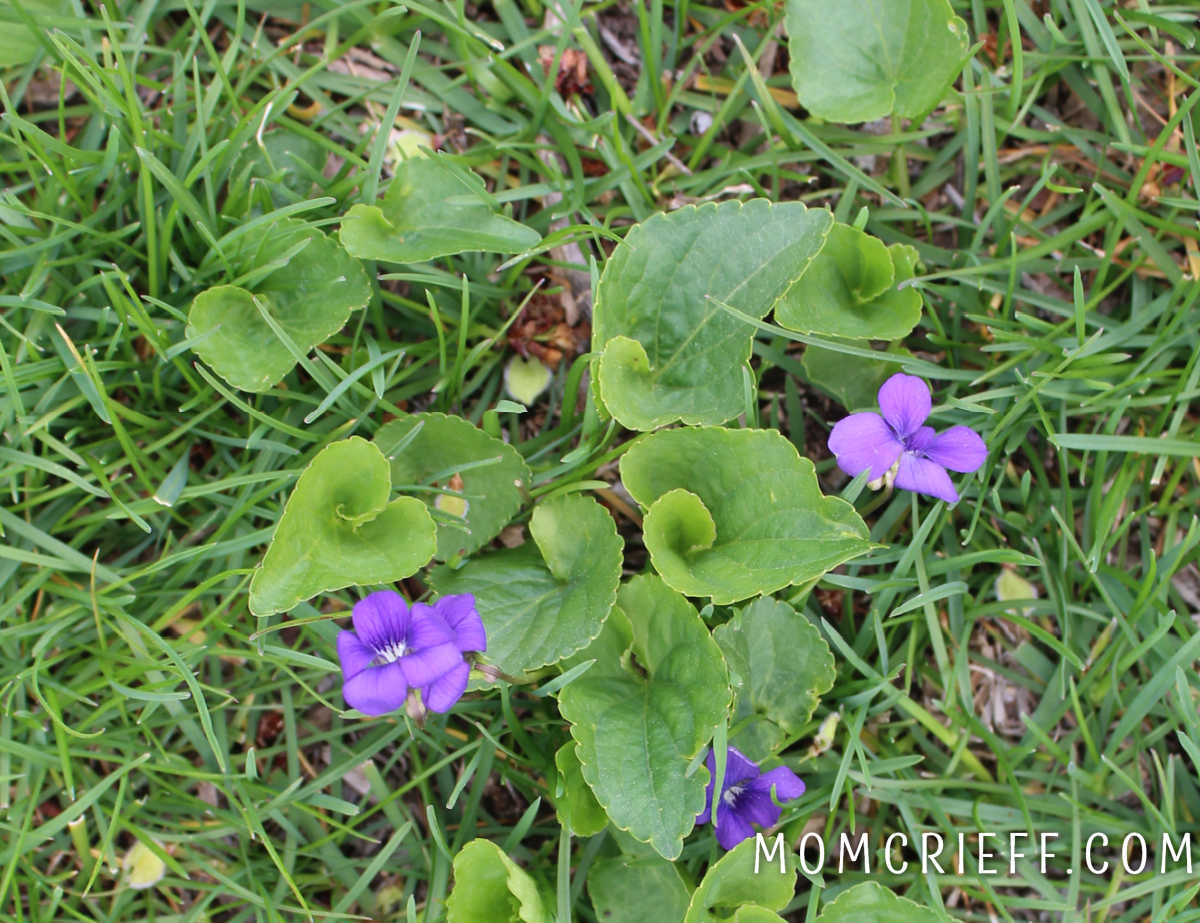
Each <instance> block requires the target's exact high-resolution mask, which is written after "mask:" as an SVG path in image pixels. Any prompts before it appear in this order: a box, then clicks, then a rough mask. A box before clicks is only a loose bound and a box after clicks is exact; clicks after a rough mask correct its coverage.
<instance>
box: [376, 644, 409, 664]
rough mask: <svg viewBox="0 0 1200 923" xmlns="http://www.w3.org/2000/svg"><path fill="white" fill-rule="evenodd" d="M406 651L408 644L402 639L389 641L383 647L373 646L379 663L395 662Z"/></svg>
mask: <svg viewBox="0 0 1200 923" xmlns="http://www.w3.org/2000/svg"><path fill="white" fill-rule="evenodd" d="M407 651H408V645H407V644H405V643H404V642H403V641H389V642H388V643H387V644H386V645H384V646H383V647H377V648H375V655H376V657H378V659H379V660H380V662H381V663H385V664H386V663H395V662H396V661H397V660H399V659H400V658H401V657H403V656H404V654H405V653H406V652H407Z"/></svg>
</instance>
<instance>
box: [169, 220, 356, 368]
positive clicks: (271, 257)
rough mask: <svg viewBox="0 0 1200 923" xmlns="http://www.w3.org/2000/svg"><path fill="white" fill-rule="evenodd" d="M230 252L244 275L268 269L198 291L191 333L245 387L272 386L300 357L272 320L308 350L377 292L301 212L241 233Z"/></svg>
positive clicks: (204, 355) (207, 357)
mask: <svg viewBox="0 0 1200 923" xmlns="http://www.w3.org/2000/svg"><path fill="white" fill-rule="evenodd" d="M226 257H227V258H228V259H229V261H230V263H231V264H232V265H233V266H234V268H235V270H236V271H237V272H238V273H239V274H247V273H257V272H261V271H264V270H265V271H266V274H265V275H264V276H261V277H260V278H259V280H258V281H257V282H256V283H254V284H253V285H252V287H251V288H243V287H241V286H236V285H218V286H216V287H214V288H209V289H205V290H204V291H203V292H201V293H200V294H199V295H197V296H196V298H195V300H194V301H193V302H192V306H191V309H190V310H189V311H188V326H187V335H188V337H190V338H195V339H196V342H195V343H193V344H192V349H194V350H195V351H196V354H197V355H199V356H200V358H201V359H203V360H204V361H205V362H207V363H208V364H209V365H211V366H212V367H213V369H214V370H215V371H216V373H217V374H218V375H220V376H221V377H222V378H224V379H225V380H226V381H227V382H229V383H230V384H231V385H233V386H234V387H235V388H241V389H242V390H243V391H266V390H267V389H269V388H271V387H272V386H274V385H275V384H277V383H278V382H279V381H280V379H282V378H283V376H284V375H286V374H287V373H288V372H290V371H291V370H292V366H294V365H295V364H296V356H295V354H294V353H293V352H292V350H291V349H289V347H288V346H287V344H285V343H284V341H283V340H281V339H280V337H279V335H278V334H277V333H276V332H275V330H274V329H272V322H274V324H275V326H277V327H278V328H279V329H281V330H282V331H283V333H284V334H285V335H286V337H287V338H288V339H290V340H291V342H292V345H293V346H294V347H295V348H297V349H299V350H300V352H301V353H306V352H308V350H310V349H312V348H313V347H314V346H316V345H317V344H318V343H323V342H325V340H327V339H328V338H329V337H330V336H332V335H333V334H334V333H336V332H337V331H339V330H341V329H342V326H343V325H344V324H345V323H346V319H347V318H348V317H349V316H350V312H351V311H353V310H356V309H357V308H361V307H362V306H363V305H365V304H366V303H367V301H368V300H369V299H370V297H371V288H370V286H369V285H368V283H367V275H366V273H365V272H364V271H363V268H362V264H361V263H359V261H358V260H356V259H354V258H353V257H351V256H350V255H349V254H347V253H346V251H345V250H343V249H342V248H341V247H339V246H338V245H337V244H336V243H334V242H333V241H332V240H330V239H329V238H328V237H326V236H325V235H324V234H322V233H321V232H320V231H318V230H316V229H315V228H310V227H308V226H307V225H306V224H304V223H302V222H300V221H295V220H293V219H283V220H281V221H277V222H276V223H275V224H273V225H271V226H270V227H269V228H268V229H267V230H265V231H263V232H262V233H259V234H254V235H251V234H244V235H242V236H241V237H238V238H237V239H236V241H235V242H234V243H233V244H231V245H230V246H229V249H228V250H227V251H226ZM264 314H267V315H269V316H270V318H271V321H268V320H267V319H266V318H265V317H264V316H263V315H264Z"/></svg>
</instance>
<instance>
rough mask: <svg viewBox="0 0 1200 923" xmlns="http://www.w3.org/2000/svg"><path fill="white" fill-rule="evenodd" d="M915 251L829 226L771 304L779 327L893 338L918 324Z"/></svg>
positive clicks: (853, 336)
mask: <svg viewBox="0 0 1200 923" xmlns="http://www.w3.org/2000/svg"><path fill="white" fill-rule="evenodd" d="M916 261H917V251H916V250H914V249H913V248H912V247H909V246H907V245H906V244H893V245H892V246H890V247H885V246H884V244H883V241H881V240H878V239H876V238H874V237H872V236H871V235H870V234H867V233H865V232H863V231H860V230H858V229H857V228H853V227H851V226H850V225H848V224H835V225H834V226H833V229H832V230H831V231H830V232H829V238H828V240H826V242H825V247H824V248H823V249H822V250H821V252H820V253H819V254H818V255H817V258H816V259H814V260H813V261H812V264H811V265H810V266H809V267H808V271H807V272H805V273H804V275H802V276H801V277H800V278H799V279H798V280H796V283H795V284H794V285H793V286H792V287H791V288H789V289H788V290H787V292H786V293H784V295H783V297H782V298H780V299H779V302H778V303H777V304H776V305H775V320H776V322H778V323H779V325H780V326H781V327H787V328H788V329H789V330H799V331H802V332H804V333H818V334H822V335H824V336H835V337H846V338H848V339H872V340H897V339H900V338H901V337H904V336H907V335H908V334H909V333H911V332H912V329H913V327H915V326H916V325H917V323H918V322H919V321H920V320H921V293H920V292H918V291H917V290H916V289H915V288H913V287H911V286H910V287H908V288H904V289H901V288H899V287H898V286H899V285H900V284H901V283H902V282H907V281H908V280H909V279H911V278H912V277H913V274H914V271H915V267H916Z"/></svg>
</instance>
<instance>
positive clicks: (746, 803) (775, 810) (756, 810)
mask: <svg viewBox="0 0 1200 923" xmlns="http://www.w3.org/2000/svg"><path fill="white" fill-rule="evenodd" d="M733 810H734V811H735V812H736V813H737V815H738V816H739V817H740V818H741V819H742V820H744V821H746V822H747V823H751V824H758V825H759V826H760V827H770V826H773V825H774V824H776V823H778V822H779V815H780V814H782V813H783V811H782V810H781V809H780V808H779V805H777V804H776V803H775V802H774V801H772V800H771V794H770V792H765V791H762V790H760V789H757V788H754V787H750V788H747V789H746V790H745V791H744V792H742V793H741V794H740V795H739V796H738V799H737V804H736V805H735V806H734V808H733Z"/></svg>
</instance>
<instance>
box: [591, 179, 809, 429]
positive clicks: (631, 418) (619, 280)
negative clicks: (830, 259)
mask: <svg viewBox="0 0 1200 923" xmlns="http://www.w3.org/2000/svg"><path fill="white" fill-rule="evenodd" d="M832 223H833V219H832V216H831V215H830V213H829V212H828V211H824V210H819V209H808V208H805V207H804V206H803V205H801V204H800V203H798V202H787V203H783V204H779V205H773V204H771V203H770V202H767V201H766V200H765V199H753V200H751V201H749V202H746V203H744V204H743V203H741V202H723V203H721V204H720V205H714V204H708V205H702V206H700V207H695V206H688V207H686V208H681V209H679V210H678V211H675V212H671V213H670V214H661V215H655V216H653V217H651V218H649V219H647V220H646V221H643V222H642V223H641V224H639V225H636V226H634V227H633V228H631V229H630V231H629V233H628V234H627V235H626V236H625V239H624V240H623V241H622V242H621V243H620V244H619V245H618V246H617V248H616V250H615V251H613V255H612V256H611V257H609V260H608V262H607V263H606V264H605V266H604V273H603V275H601V277H600V283H599V285H598V286H597V291H596V306H595V311H594V316H593V320H594V327H593V331H592V349H593V350H594V351H596V352H597V353H598V354H600V357H599V359H598V360H597V363H596V369H597V379H598V381H599V388H600V396H601V399H602V400H603V403H604V406H605V407H606V408H607V410H608V412H609V413H611V414H612V415H613V416H614V417H615V418H616V419H617V420H618V421H619V422H620V423H621V424H622V425H623V426H625V427H627V428H629V429H640V430H649V429H654V428H655V427H657V426H662V425H663V424H666V423H670V422H672V421H674V420H682V421H683V422H685V423H723V422H724V421H726V420H728V419H730V418H732V417H734V416H736V415H737V414H739V413H741V412H742V411H743V410H744V409H745V406H744V404H745V400H744V395H743V390H742V372H741V370H742V368H743V367H744V366H745V365H746V362H747V360H748V359H749V358H750V344H751V341H752V340H753V338H754V327H753V326H751V325H750V324H748V323H747V322H745V321H743V320H740V319H738V318H737V317H735V316H733V315H732V314H731V313H729V312H728V311H725V310H723V309H722V307H721V304H728V305H731V306H732V307H734V308H737V309H738V310H740V311H742V312H744V313H746V314H750V315H753V316H754V317H756V318H761V317H765V316H766V314H767V312H769V311H770V310H771V307H772V306H773V305H774V304H775V301H776V300H777V299H778V298H779V297H780V296H781V295H782V294H783V293H784V291H785V290H786V289H787V287H788V286H789V285H790V284H791V283H792V282H794V281H795V280H796V279H798V278H800V277H801V276H802V275H803V274H804V271H805V269H807V268H808V265H809V263H810V261H811V260H812V259H813V257H815V256H816V254H817V252H818V251H819V250H820V249H821V246H822V245H823V243H824V241H825V236H826V234H827V233H828V232H829V228H830V226H831V224H832Z"/></svg>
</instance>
